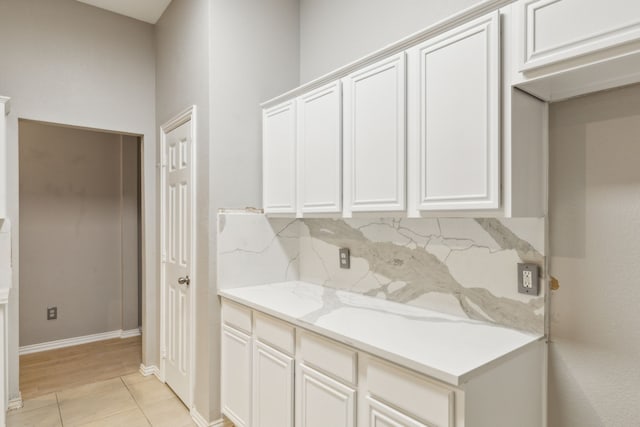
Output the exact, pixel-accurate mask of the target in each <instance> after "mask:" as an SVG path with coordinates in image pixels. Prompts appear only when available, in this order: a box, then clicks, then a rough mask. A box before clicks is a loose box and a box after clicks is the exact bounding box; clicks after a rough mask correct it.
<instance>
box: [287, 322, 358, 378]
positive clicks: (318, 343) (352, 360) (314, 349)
mask: <svg viewBox="0 0 640 427" xmlns="http://www.w3.org/2000/svg"><path fill="white" fill-rule="evenodd" d="M300 357H301V359H302V360H304V362H305V363H308V364H309V365H311V366H314V367H316V368H318V369H320V370H321V371H324V372H326V373H328V374H331V375H334V376H335V377H337V378H339V379H341V380H344V381H346V382H348V383H350V384H356V382H357V353H356V352H355V351H354V350H352V349H350V348H348V347H345V346H343V345H341V344H338V343H335V342H332V341H329V340H327V339H324V338H321V337H318V336H316V335H312V334H309V333H304V332H303V333H301V334H300Z"/></svg>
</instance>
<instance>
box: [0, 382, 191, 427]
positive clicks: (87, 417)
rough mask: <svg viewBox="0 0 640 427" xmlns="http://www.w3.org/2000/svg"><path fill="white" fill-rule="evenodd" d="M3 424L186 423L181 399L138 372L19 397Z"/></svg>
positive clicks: (132, 426) (133, 426)
mask: <svg viewBox="0 0 640 427" xmlns="http://www.w3.org/2000/svg"><path fill="white" fill-rule="evenodd" d="M7 426H8V427H80V426H83V427H89V426H91V427H116V426H117V427H120V426H126V427H138V426H140V427H142V426H144V427H148V426H153V427H187V426H189V427H191V426H196V424H195V423H194V422H193V420H192V419H191V416H190V415H189V411H188V410H187V408H186V407H185V406H184V405H183V404H182V401H180V399H178V397H177V396H176V395H175V394H174V393H173V392H172V391H171V389H170V388H169V387H167V386H166V385H165V384H162V383H161V382H160V381H159V380H158V379H157V378H156V377H155V376H153V375H151V376H148V377H144V376H142V375H141V374H139V373H135V374H130V375H126V376H122V377H118V378H113V379H110V380H106V381H100V382H96V383H93V384H87V385H83V386H79V387H75V388H71V389H67V390H64V391H60V392H56V393H49V394H46V395H44V396H39V397H34V398H33V399H29V400H25V402H24V407H22V408H21V409H18V410H13V411H9V412H8V413H7Z"/></svg>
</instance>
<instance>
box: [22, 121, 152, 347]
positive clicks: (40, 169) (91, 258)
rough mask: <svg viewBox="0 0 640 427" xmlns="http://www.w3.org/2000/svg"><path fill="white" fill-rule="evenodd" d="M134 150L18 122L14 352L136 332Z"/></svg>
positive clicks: (115, 139)
mask: <svg viewBox="0 0 640 427" xmlns="http://www.w3.org/2000/svg"><path fill="white" fill-rule="evenodd" d="M137 145H138V144H137V141H136V139H135V138H132V137H130V138H129V140H128V141H126V143H125V142H123V140H122V137H121V136H120V135H117V134H111V133H104V132H95V131H87V130H81V129H71V128H65V127H60V126H51V125H45V124H42V123H37V122H30V121H21V122H20V252H21V257H20V258H21V261H22V262H21V264H20V345H21V346H25V345H31V344H39V343H43V342H48V341H55V340H60V339H65V338H74V337H79V336H84V335H91V334H98V333H102V332H110V331H115V330H119V329H125V330H128V329H133V328H137V327H138V326H139V325H138V301H137V300H138V273H137V270H138V268H137V260H138V241H137V237H138V232H137V228H138V224H137V222H138V221H137V218H138V212H137V211H138V204H137V172H138V165H137V151H136V148H137ZM132 187H133V188H132ZM125 190H126V191H125ZM49 306H57V307H58V318H57V319H56V320H53V321H49V320H47V318H46V310H47V307H49Z"/></svg>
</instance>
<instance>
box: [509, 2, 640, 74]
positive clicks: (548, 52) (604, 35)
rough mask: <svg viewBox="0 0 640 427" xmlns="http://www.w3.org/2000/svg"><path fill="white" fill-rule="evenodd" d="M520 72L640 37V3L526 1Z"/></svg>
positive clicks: (521, 4) (521, 5) (521, 7)
mask: <svg viewBox="0 0 640 427" xmlns="http://www.w3.org/2000/svg"><path fill="white" fill-rule="evenodd" d="M517 7H518V8H519V11H518V13H519V16H520V22H519V28H520V31H521V32H522V35H523V36H524V37H523V40H522V43H523V55H522V56H521V58H520V61H519V65H520V66H519V69H520V71H527V70H532V69H535V68H538V67H541V66H545V65H549V64H554V63H556V62H560V61H564V60H567V59H570V58H574V57H577V56H581V55H585V54H589V53H593V52H596V51H599V50H602V49H606V48H612V47H614V46H619V45H622V44H625V43H629V42H632V41H635V40H638V39H639V38H640V2H638V1H629V0H607V1H602V0H522V1H520V2H519V3H518V4H517Z"/></svg>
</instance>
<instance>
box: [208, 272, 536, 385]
mask: <svg viewBox="0 0 640 427" xmlns="http://www.w3.org/2000/svg"><path fill="white" fill-rule="evenodd" d="M219 295H220V296H222V297H223V298H227V299H229V300H231V301H235V302H237V303H240V304H243V305H245V306H248V307H250V308H252V309H255V310H258V311H261V312H263V313H266V314H269V315H271V316H274V317H276V318H279V319H282V320H285V321H287V322H289V323H292V324H294V325H296V326H299V327H302V328H305V329H308V330H310V331H313V332H316V333H319V334H322V335H325V336H327V337H329V338H332V339H334V340H336V341H339V342H342V343H344V344H347V345H349V346H352V347H355V348H357V349H359V350H362V351H365V352H367V353H370V354H372V355H375V356H378V357H381V358H383V359H386V360H389V361H391V362H394V363H396V364H398V365H401V366H404V367H407V368H410V369H413V370H415V371H418V372H420V373H423V374H425V375H429V376H431V377H433V378H436V379H438V380H441V381H444V382H446V383H448V384H451V385H454V386H459V385H462V384H464V383H466V382H468V381H469V380H470V379H471V378H473V377H474V376H476V375H478V374H480V373H482V372H485V371H486V370H487V369H489V368H490V367H491V366H493V365H494V364H496V363H499V362H500V361H501V360H503V359H505V358H508V357H509V356H510V355H514V354H517V353H519V352H520V351H522V350H524V349H525V348H526V347H527V346H529V345H532V344H533V343H535V342H537V341H539V340H541V339H543V335H540V334H531V333H525V332H520V331H517V330H514V329H509V328H506V327H502V326H497V325H494V324H491V323H486V322H481V321H476V320H470V319H465V318H462V317H456V316H453V315H448V314H443V313H439V312H436V311H432V310H426V309H423V308H418V307H413V306H410V305H406V304H399V303H395V302H390V301H386V300H384V299H380V298H374V297H369V296H365V295H361V294H355V293H351V292H346V291H340V290H336V289H332V288H328V287H323V286H320V285H314V284H310V283H305V282H284V283H273V284H266V285H258V286H249V287H240V288H234V289H226V290H221V291H219Z"/></svg>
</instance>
